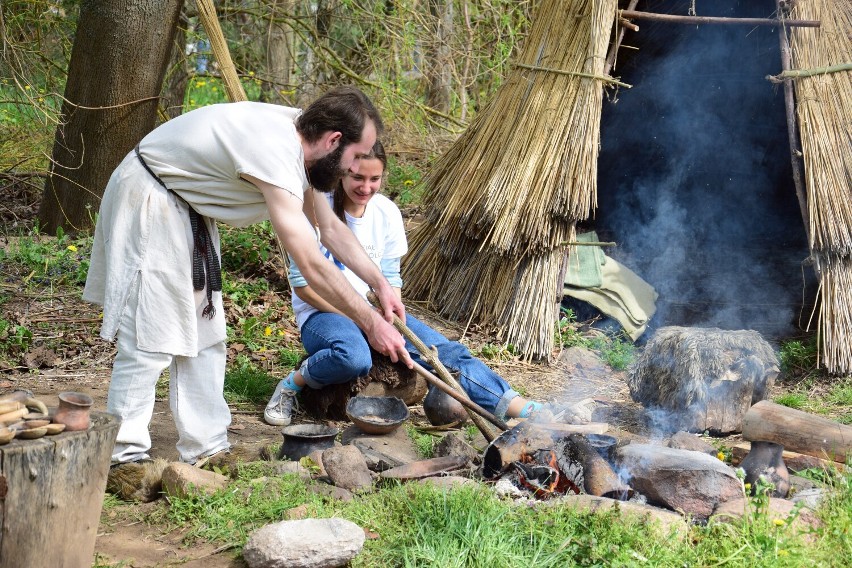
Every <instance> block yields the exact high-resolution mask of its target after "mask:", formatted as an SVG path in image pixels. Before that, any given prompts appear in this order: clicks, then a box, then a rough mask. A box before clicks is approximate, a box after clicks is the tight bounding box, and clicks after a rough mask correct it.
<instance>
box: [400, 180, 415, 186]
mask: <svg viewBox="0 0 852 568" xmlns="http://www.w3.org/2000/svg"><path fill="white" fill-rule="evenodd" d="M402 185H414V180H413V179H407V180H405V181H404V182H402Z"/></svg>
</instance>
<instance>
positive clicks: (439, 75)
mask: <svg viewBox="0 0 852 568" xmlns="http://www.w3.org/2000/svg"><path fill="white" fill-rule="evenodd" d="M429 12H430V16H431V17H432V19H433V21H434V22H435V37H434V42H433V43H432V44H431V47H430V49H429V61H428V62H427V63H426V72H427V73H428V80H429V94H428V97H427V104H428V105H429V106H431V107H432V108H434V109H435V110H438V111H441V112H443V113H446V112H448V111H449V110H450V85H451V81H452V64H453V62H452V57H451V52H450V40H451V38H452V37H453V2H452V0H429Z"/></svg>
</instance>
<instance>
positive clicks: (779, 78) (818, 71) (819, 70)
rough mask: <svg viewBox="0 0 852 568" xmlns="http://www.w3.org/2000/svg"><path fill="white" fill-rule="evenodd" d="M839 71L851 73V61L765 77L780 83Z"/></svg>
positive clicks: (790, 70)
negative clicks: (785, 80)
mask: <svg viewBox="0 0 852 568" xmlns="http://www.w3.org/2000/svg"><path fill="white" fill-rule="evenodd" d="M840 71H852V61H850V62H847V63H838V64H837V65H828V66H826V67H814V68H813V69H787V70H784V71H782V72H781V73H780V74H778V75H767V77H766V78H767V79H769V81H770V82H772V83H782V82H784V79H798V78H800V77H813V76H814V75H825V74H827V73H838V72H840Z"/></svg>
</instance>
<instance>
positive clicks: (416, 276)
mask: <svg viewBox="0 0 852 568" xmlns="http://www.w3.org/2000/svg"><path fill="white" fill-rule="evenodd" d="M616 4H617V2H616V0H604V1H593V0H542V2H541V4H540V6H539V10H538V13H537V15H536V16H535V18H534V19H533V22H532V26H531V29H530V34H529V36H528V37H527V39H526V41H525V45H524V48H523V50H522V52H521V53H520V55H519V56H518V58H517V60H516V61H515V64H514V69H513V71H512V72H511V73H510V75H509V77H508V78H507V79H506V81H505V83H504V84H503V86H502V87H501V88H500V90H499V91H498V93H497V94H496V96H495V98H494V99H493V100H492V101H491V103H490V104H489V105H488V106H487V107H486V108H485V109H483V110H482V111H481V112H480V113H479V114H478V115H477V117H476V119H475V120H474V121H473V123H472V124H471V125H470V127H469V128H468V129H467V131H466V132H465V133H464V134H463V135H462V136H461V137H460V138H459V139H458V140H457V141H456V143H455V144H454V145H453V146H452V147H451V148H450V150H449V151H448V152H447V153H446V154H444V155H443V156H442V158H441V159H440V160H439V161H438V162H437V163H436V164H435V166H434V167H433V169H432V170H431V172H430V173H429V175H428V176H427V178H426V179H425V180H424V183H425V184H426V187H427V191H428V193H427V199H426V201H425V205H426V210H427V222H425V223H423V224H421V225H420V226H419V227H418V228H417V229H415V230H414V232H413V233H412V237H411V247H410V249H411V252H410V254H409V255H408V257H407V258H406V263H405V266H404V269H405V273H406V281H407V286H408V292H409V295H410V296H411V297H413V298H420V299H428V300H429V302H430V305H431V306H432V307H434V308H435V309H437V310H438V311H439V312H441V313H442V314H443V315H444V316H446V317H449V318H452V319H457V320H458V319H472V320H475V321H479V322H485V323H490V324H496V325H497V327H498V331H499V333H500V336H501V339H503V340H505V341H507V342H509V343H512V344H513V345H514V346H515V347H516V348H517V349H519V350H520V351H521V352H522V353H523V354H524V355H526V356H527V357H535V358H538V357H549V355H550V352H551V350H552V347H553V331H554V325H555V322H556V320H557V315H558V312H557V306H558V301H559V299H560V296H561V290H562V283H561V282H560V276H561V274H562V265H563V263H564V261H565V249H564V246H562V243H564V242H565V241H571V240H573V238H574V227H575V224H576V222H577V221H578V220H581V219H586V218H587V217H588V216H589V213H590V211H591V209H592V208H593V207H595V205H596V196H597V189H596V182H597V156H598V144H599V138H600V128H599V127H600V112H601V103H602V98H603V93H602V91H603V86H604V84H605V83H608V82H612V81H613V80H612V79H609V78H608V77H603V76H602V74H603V69H604V64H605V59H606V51H607V45H608V42H609V37H610V32H611V30H612V25H613V21H614V18H615V9H616Z"/></svg>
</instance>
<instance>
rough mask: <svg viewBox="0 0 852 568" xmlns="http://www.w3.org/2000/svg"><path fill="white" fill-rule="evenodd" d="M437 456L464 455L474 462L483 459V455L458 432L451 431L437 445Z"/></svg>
mask: <svg viewBox="0 0 852 568" xmlns="http://www.w3.org/2000/svg"><path fill="white" fill-rule="evenodd" d="M433 454H434V456H435V457H436V458H439V457H443V456H464V457H466V458H468V459H469V460H470V461H472V462H474V463H479V462H480V461H482V456H481V455H480V453H479V452H477V451H476V449H474V447H473V446H471V445H470V444H468V443H467V442H466V441H465V440H464V439H463V438H462V436H461V434H459V433H458V432H450V433H449V434H447V435H445V436H444V437H443V438H441V441H440V442H438V443H437V444H436V445H435V451H434V452H433Z"/></svg>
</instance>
